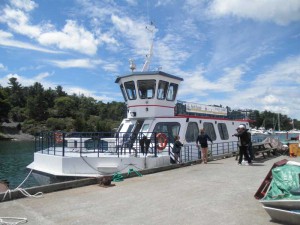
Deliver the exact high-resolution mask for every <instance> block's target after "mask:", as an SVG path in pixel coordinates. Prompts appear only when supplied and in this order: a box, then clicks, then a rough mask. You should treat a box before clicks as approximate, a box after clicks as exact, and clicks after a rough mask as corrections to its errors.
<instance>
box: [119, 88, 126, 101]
mask: <svg viewBox="0 0 300 225" xmlns="http://www.w3.org/2000/svg"><path fill="white" fill-rule="evenodd" d="M120 89H121V92H122V95H123V98H124V100H125V102H127V98H126V94H125V90H124V86H123V84H121V85H120Z"/></svg>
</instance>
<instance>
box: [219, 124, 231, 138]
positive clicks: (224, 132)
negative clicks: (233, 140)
mask: <svg viewBox="0 0 300 225" xmlns="http://www.w3.org/2000/svg"><path fill="white" fill-rule="evenodd" d="M218 130H219V134H220V137H221V139H222V140H228V139H229V135H228V130H227V126H226V124H225V123H219V124H218Z"/></svg>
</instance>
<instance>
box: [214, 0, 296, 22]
mask: <svg viewBox="0 0 300 225" xmlns="http://www.w3.org/2000/svg"><path fill="white" fill-rule="evenodd" d="M210 13H211V15H213V16H216V17H223V16H229V15H231V16H236V17H241V18H246V19H253V20H257V21H271V22H275V23H276V24H278V25H287V24H289V23H291V22H294V21H299V20H300V1H298V0H276V1H270V0H252V1H244V0H214V1H213V2H212V3H211V5H210Z"/></svg>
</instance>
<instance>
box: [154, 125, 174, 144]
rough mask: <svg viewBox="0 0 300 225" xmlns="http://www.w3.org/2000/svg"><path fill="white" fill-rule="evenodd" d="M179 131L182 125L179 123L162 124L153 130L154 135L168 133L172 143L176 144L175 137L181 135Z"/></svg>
mask: <svg viewBox="0 0 300 225" xmlns="http://www.w3.org/2000/svg"><path fill="white" fill-rule="evenodd" d="M179 131H180V123H177V122H160V123H157V124H156V125H155V127H154V130H153V132H154V133H166V134H167V135H168V138H169V141H170V142H171V143H174V137H175V136H176V135H178V134H179ZM152 138H153V137H151V139H152Z"/></svg>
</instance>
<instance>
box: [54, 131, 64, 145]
mask: <svg viewBox="0 0 300 225" xmlns="http://www.w3.org/2000/svg"><path fill="white" fill-rule="evenodd" d="M54 138H55V143H62V142H63V138H62V133H59V132H55V133H54Z"/></svg>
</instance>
